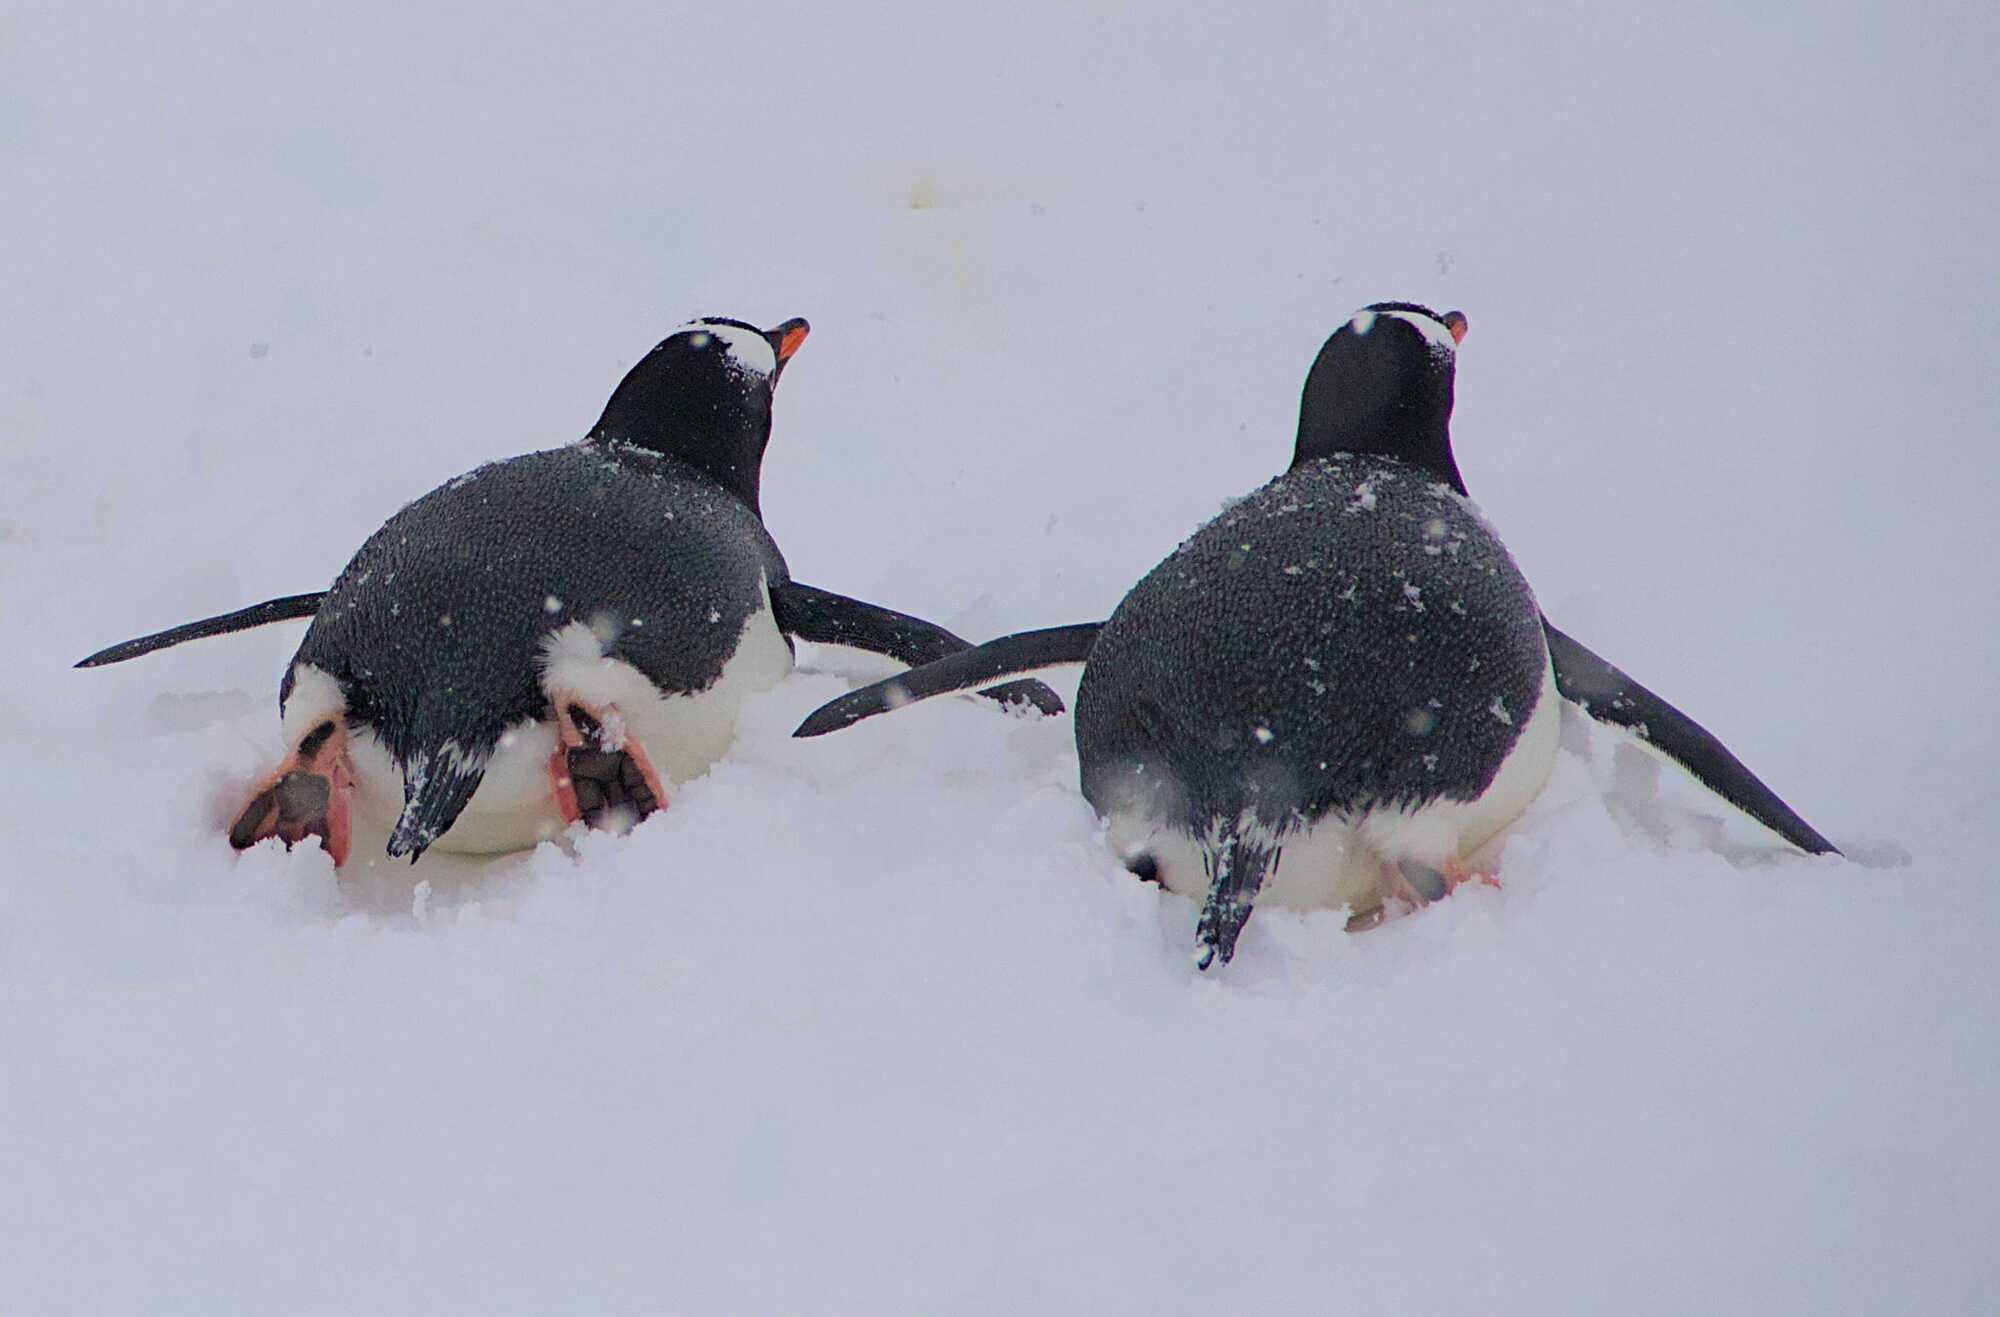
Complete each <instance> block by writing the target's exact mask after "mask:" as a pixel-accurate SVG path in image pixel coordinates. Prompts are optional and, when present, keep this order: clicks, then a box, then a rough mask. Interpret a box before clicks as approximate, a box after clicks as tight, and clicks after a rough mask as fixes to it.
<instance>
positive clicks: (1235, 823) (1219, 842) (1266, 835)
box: [1194, 813, 1284, 970]
mask: <svg viewBox="0 0 2000 1317" xmlns="http://www.w3.org/2000/svg"><path fill="white" fill-rule="evenodd" d="M1283 850H1284V848H1283V847H1282V846H1281V845H1280V844H1279V841H1278V837H1277V835H1276V834H1275V833H1274V832H1273V831H1272V830H1270V829H1269V828H1266V827H1264V826H1262V825H1260V824H1259V823H1257V822H1256V821H1255V819H1254V817H1253V816H1251V815H1249V814H1248V813H1245V814H1242V815H1238V816H1235V817H1224V818H1222V819H1220V820H1218V822H1217V824H1216V826H1215V827H1214V828H1213V829H1212V831H1211V833H1210V835H1209V839H1208V840H1207V841H1206V842H1205V843H1204V844H1203V847H1202V862H1203V864H1204V866H1205V867H1206V868H1207V870H1208V880H1209V887H1208V899H1207V900H1205V901H1203V902H1202V906H1201V920H1200V922H1199V923H1198V924H1197V925H1196V928H1195V955H1194V964H1195V968H1196V969H1200V970H1207V969H1213V968H1214V967H1215V966H1216V965H1218V964H1222V965H1227V964H1228V963H1229V958H1230V957H1231V956H1234V955H1235V954H1236V939H1237V938H1238V937H1239V936H1240V935H1241V934H1242V932H1243V927H1244V925H1246V924H1248V923H1249V922H1250V912H1251V911H1252V909H1254V908H1255V906H1256V902H1257V893H1258V892H1260V891H1262V890H1263V887H1264V880H1265V879H1266V878H1268V877H1269V876H1270V875H1271V874H1272V873H1273V872H1275V871H1276V870H1277V867H1278V860H1279V858H1280V856H1281V855H1282V853H1283Z"/></svg>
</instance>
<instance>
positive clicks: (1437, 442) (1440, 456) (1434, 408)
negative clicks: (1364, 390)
mask: <svg viewBox="0 0 2000 1317" xmlns="http://www.w3.org/2000/svg"><path fill="white" fill-rule="evenodd" d="M1426 383H1427V384H1428V385H1429V387H1427V388H1422V389H1418V390H1412V391H1403V392H1399V393H1397V394H1396V395H1395V396H1393V397H1390V398H1386V399H1357V397H1356V391H1355V390H1352V389H1343V388H1340V387H1339V386H1338V385H1337V384H1336V383H1335V382H1334V381H1331V380H1328V379H1325V378H1323V377H1322V375H1321V373H1320V372H1319V371H1317V370H1315V371H1314V372H1313V374H1312V376H1311V377H1309V378H1308V379H1307V380H1306V390H1305V398H1304V400H1303V401H1302V402H1301V403H1300V406H1299V434H1298V442H1297V445H1296V447H1295V448H1294V449H1293V452H1292V467H1291V469H1293V470H1297V469H1298V468H1299V467H1301V466H1304V465H1305V464H1306V463H1308V462H1312V461H1316V460H1317V459H1319V458H1322V457H1331V456H1332V455H1333V454H1335V453H1360V454H1366V455H1369V456H1377V457H1393V458H1396V459H1398V460H1399V461H1403V462H1408V463H1410V464H1411V465H1412V466H1416V467H1420V468H1422V469H1423V470H1424V471H1426V472H1429V473H1430V474H1431V475H1433V476H1435V477H1436V478H1437V479H1438V480H1440V481H1442V482H1443V483H1445V484H1447V485H1449V486H1451V487H1452V489H1453V490H1455V491H1457V492H1458V493H1459V494H1460V495H1465V493H1466V489H1465V480H1464V478H1463V477H1461V476H1460V475H1459V473H1458V459H1457V458H1456V457H1454V456H1453V455H1452V451H1451V405H1452V387H1451V386H1452V381H1451V376H1450V375H1449V374H1446V375H1444V376H1443V377H1442V378H1434V379H1432V380H1430V381H1426ZM1357 402H1358V403H1359V405H1357Z"/></svg>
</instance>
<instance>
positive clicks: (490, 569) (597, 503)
mask: <svg viewBox="0 0 2000 1317" xmlns="http://www.w3.org/2000/svg"><path fill="white" fill-rule="evenodd" d="M807 333H808V325H807V323H806V322H805V321H804V320H802V319H794V320H788V321H785V322H784V323H783V324H780V325H778V326H776V327H775V328H772V329H769V330H760V329H757V328H756V327H754V326H752V325H750V324H747V323H745V322H743V321H740V320H732V319H728V318H723V317H706V318H702V319H697V320H694V321H691V322H689V323H688V324H686V325H683V326H682V327H680V328H679V329H677V330H675V331H674V332H673V333H672V334H670V335H669V336H668V337H667V338H665V339H664V340H662V341H661V342H660V343H659V345H658V346H656V347H655V348H654V349H653V350H652V351H651V352H650V353H649V354H647V356H646V357H645V358H643V359H642V360H641V361H640V362H639V363H638V364H637V365H635V366H634V367H633V368H632V369H631V371H630V372H629V373H628V374H627V375H626V376H625V378H624V380H623V381H622V382H621V383H620V384H619V385H618V387H617V389H616V390H615V391H614V392H613V393H612V395H611V398H610V401H609V402H608V403H607V404H606V406H605V408H604V412H603V415H602V416H601V417H600V418H599V420H598V422H597V424H596V425H595V426H594V427H592V429H591V430H590V431H589V433H588V434H587V435H586V436H585V437H584V439H583V440H581V441H580V442H578V443H576V444H572V445H570V446H567V447H563V448H556V449H550V450H547V451H544V452H536V453H529V454H526V455H524V456H520V457H514V458H510V459H506V460H503V461H498V462H492V463H489V464H487V465H485V466H482V467H479V468H478V469H476V470H474V471H471V472H468V473H467V474H465V475H462V476H459V477H458V478H456V479H454V480H451V481H449V482H447V483H446V484H444V485H442V486H440V487H438V488H437V489H434V490H432V491H431V492H430V493H428V494H425V495H424V496H423V497H421V498H419V499H417V500H416V501H415V502H413V503H410V504H409V505H407V506H406V507H404V508H403V509H402V510H401V511H399V512H397V513H396V514H395V515H394V516H392V517H391V518H389V520H388V521H387V522H385V523H384V524H383V526H382V527H381V529H380V530H378V531H376V532H375V533H374V534H373V535H372V536H370V537H369V538H368V540H367V541H366V542H365V543H364V544H363V545H362V546H361V548H360V550H359V551H358V552H356V554H355V555H354V557H353V559H352V561H350V562H349V563H348V564H347V566H346V568H345V569H344V570H343V571H342V572H341V573H340V575H339V577H338V578H337V579H336V580H335V581H334V583H333V585H332V587H331V588H330V589H328V590H327V591H325V592H323V593H319V594H305V595H292V596H287V597H285V598H283V599H277V600H270V601H266V602H265V603H262V604H258V605H255V606H253V607H251V608H248V609H241V610H238V611H237V612H235V613H232V614H226V615H223V616H221V617H216V618H209V619H204V620H202V621H199V622H194V623H188V624H186V625H184V626H181V627H176V628H173V629H171V630H169V631H166V632H161V633H157V634H156V635H153V636H147V637H141V638H139V639H137V640H134V641H128V642H125V643H123V644H121V645H116V646H112V647H110V648H109V649H106V650H102V651H99V653H97V654H94V655H92V656H90V657H89V658H87V659H85V660H83V661H82V662H81V663H80V664H79V665H78V666H102V665H103V664H105V663H112V662H120V661H123V660H125V659H127V658H132V657H137V656H138V655H139V654H143V653H149V652H152V651H153V650H156V649H159V648H164V647H166V646H167V645H171V644H177V643H181V642H182V641H185V640H191V639H198V638H201V637H203V636H209V635H220V634H226V633H228V632H232V631H237V630H242V629H244V628H245V627H248V626H256V625H262V624H264V623H266V622H271V621H277V620H281V619H284V618H287V617H300V616H309V617H310V618H311V619H312V621H311V623H310V625H309V626H308V627H307V629H306V633H305V636H304V638H303V640H302V641H301V643H300V645H299V648H298V651H297V653H296V654H295V656H294V657H293V659H292V661H291V662H290V663H289V664H288V665H287V667H286V670H285V674H284V677H283V680H282V682H281V684H280V688H279V709H280V722H281V727H282V729H283V735H284V741H285V744H286V746H287V753H286V756H285V758H284V760H283V762H282V763H281V764H280V765H279V766H278V768H277V769H276V770H275V771H274V772H273V773H271V774H270V776H269V777H268V778H266V779H265V780H264V781H263V782H262V783H261V784H260V785H259V786H258V787H257V789H256V790H255V791H254V792H252V793H251V796H250V799H249V802H248V803H247V804H246V805H245V806H244V807H243V809H242V811H241V812H240V813H239V815H238V816H237V818H236V820H235V822H234V823H233V824H232V825H231V827H230V829H229V834H228V835H229V841H230V844H231V845H232V846H234V847H235V848H237V849H239V850H242V849H246V848H248V847H250V846H252V845H255V844H256V843H258V842H259V841H262V840H264V839H266V838H268V837H272V836H276V837H278V838H280V839H281V840H282V841H283V842H284V843H285V844H286V845H287V846H290V845H292V844H295V843H297V842H299V841H302V840H303V839H304V838H306V837H307V836H317V837H319V838H320V839H321V841H322V844H323V846H324V848H325V849H326V850H327V851H328V853H329V854H331V855H332V857H333V859H334V862H335V864H336V865H342V864H345V863H346V861H347V859H348V856H349V852H350V849H351V846H352V834H353V818H354V814H355V811H356V810H364V811H369V812H373V813H376V814H378V815H379V816H380V817H381V818H383V819H385V820H389V819H393V824H392V825H391V827H390V829H389V837H388V844H387V851H388V854H389V855H390V856H391V857H408V858H409V859H410V860H412V861H415V860H416V859H417V858H418V857H420V856H422V855H423V854H424V852H425V851H426V850H427V849H428V848H430V847H432V846H436V847H438V848H439V849H440V850H447V851H457V852H463V853H472V854H483V853H494V852H502V851H509V850H516V849H522V848H525V847H529V846H532V845H534V844H536V843H537V842H539V841H541V840H544V839H546V838H549V837H552V836H554V835H556V834H557V833H559V832H561V831H563V830H564V829H565V828H566V827H567V826H568V825H569V824H571V823H575V822H578V821H582V822H584V823H585V824H587V825H589V826H592V827H620V826H624V825H626V824H628V823H630V822H634V821H637V820H638V819H643V818H644V817H646V816H647V815H649V814H651V813H653V812H654V811H656V810H658V809H660V808H661V807H663V806H664V805H665V804H666V803H667V801H668V798H669V792H670V790H671V789H673V788H675V787H677V786H678V785H679V784H680V783H683V782H685V781H687V780H689V779H691V778H693V777H696V776H699V775H700V774H701V773H703V772H705V771H706V770H707V769H708V767H709V766H710V765H711V764H713V763H714V762H715V760H716V759H718V758H719V757H720V756H721V755H722V754H723V753H724V751H725V750H726V749H727V748H728V746H729V744H730V741H731V740H732V739H733V736H734V731H735V724H736V719H737V714H738V711H739V709H740V708H741V705H742V703H743V701H744V699H745V698H747V697H748V696H750V695H752V694H755V693H757V692H759V691H762V690H765V689H768V688H769V687H771V686H772V685H774V684H776V683H777V682H778V681H779V680H780V679H781V678H783V677H784V676H785V675H786V674H788V673H789V672H790V671H791V669H792V665H793V654H794V647H793V643H792V642H793V639H794V638H804V639H808V640H813V641H821V642H824V643H829V644H845V645H850V646H854V647H858V648H863V649H870V650H874V651H876V652H881V653H887V654H890V655H891V656H893V657H898V658H900V659H902V660H903V661H905V662H908V663H913V664H915V663H923V662H927V661H929V660H932V659H936V658H938V657H942V656H943V655H945V654H949V653H951V652H954V651H955V650H959V649H963V648H965V647H966V642H965V641H963V640H962V639H960V638H959V637H957V636H954V635H952V634H951V633H950V632H948V631H946V630H944V629H943V628H941V627H937V626H935V625H933V624H931V623H928V622H925V621H923V620H922V619H920V618H915V617H911V616H909V615H906V614H902V613H897V612H895V611H893V610H890V609H885V608H881V607H878V606H876V605H872V604H867V603H863V602H861V601H859V600H854V599H850V598H847V597H846V596H842V595H838V594H834V593H833V592H831V591H826V590H820V589H817V588H815V587H812V586H808V585H803V584H801V583H799V582H796V581H793V580H792V579H791V575H790V572H789V569H788V568H787V565H786V562H785V559H784V556H783V555H782V554H781V553H780V552H779V550H778V546H777V544H776V542H775V541H774V540H773V539H772V538H771V535H770V533H769V532H768V531H767V530H766V528H765V526H764V522H763V514H762V509H761V506H760V502H759V481H760V475H761V470H762V463H763V457H764V450H765V447H766V444H767V443H768V441H769V438H770V430H771V406H772V399H773V396H774V391H775V388H776V385H777V382H778V379H779V376H780V375H781V374H782V373H783V371H784V369H785V366H786V363H787V362H789V361H790V360H791V357H792V355H793V354H794V353H795V352H796V351H797V350H798V348H799V346H800V344H801V343H803V342H804V341H805V338H806V335H807ZM990 693H991V694H992V696H993V697H994V698H995V699H998V700H1000V701H1002V702H1008V703H1013V702H1023V703H1028V704H1032V705H1034V706H1036V707H1038V708H1040V709H1042V710H1043V711H1044V712H1054V711H1059V710H1060V709H1061V708H1062V703H1061V701H1060V700H1059V699H1058V698H1057V697H1056V696H1055V694H1054V693H1053V692H1052V691H1049V690H1048V688H1047V687H1045V686H1043V685H1042V684H1041V683H1039V682H1031V683H1012V684H1009V685H1007V686H1003V687H997V688H995V689H994V690H993V691H992V692H990Z"/></svg>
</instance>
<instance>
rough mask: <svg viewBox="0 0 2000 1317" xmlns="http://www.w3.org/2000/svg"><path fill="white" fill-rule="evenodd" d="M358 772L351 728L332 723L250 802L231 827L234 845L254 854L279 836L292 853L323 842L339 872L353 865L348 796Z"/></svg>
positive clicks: (302, 744)
mask: <svg viewBox="0 0 2000 1317" xmlns="http://www.w3.org/2000/svg"><path fill="white" fill-rule="evenodd" d="M353 788H354V773H353V770H352V769H351V768H350V767H349V766H348V763H347V728H346V726H345V724H343V723H342V722H340V720H338V719H328V720H327V721H325V722H323V723H321V724H319V726H317V727H315V728H313V730H312V731H310V732H308V733H306V735H305V736H304V737H303V738H301V739H300V741H299V743H298V744H297V745H296V746H294V747H293V748H292V753H291V754H290V755H289V756H287V757H286V759H285V762H284V763H282V764H280V765H278V769H277V771H276V772H274V773H272V774H271V776H270V777H268V778H266V779H264V782H263V784H262V785H260V786H259V787H258V788H257V791H256V793H255V794H253V795H252V796H251V797H250V803H249V804H247V805H245V806H244V807H243V812H242V813H240V814H238V815H237V816H236V822H234V823H233V824H231V825H230V827H229V844H230V845H231V846H233V847H235V848H236V849H237V850H239V851H244V850H249V849H250V848H251V847H252V846H255V845H256V844H257V843H258V842H260V841H263V840H264V839H265V838H266V837H276V838H277V839H278V840H280V841H282V842H284V843H285V848H286V849H287V850H290V849H291V848H292V847H293V846H296V845H297V844H298V843H299V842H302V841H304V840H305V839H306V838H307V837H318V838H319V840H320V845H321V846H323V847H324V848H325V849H326V853H327V854H328V855H330V856H332V857H333V863H334V866H335V867H336V868H338V867H339V866H341V865H343V864H346V863H347V852H348V849H349V847H350V846H351V844H352V840H353V828H352V822H351V819H352V816H351V813H350V811H349V806H348V793H349V792H350V791H352V790H353Z"/></svg>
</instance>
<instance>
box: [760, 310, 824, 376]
mask: <svg viewBox="0 0 2000 1317" xmlns="http://www.w3.org/2000/svg"><path fill="white" fill-rule="evenodd" d="M811 332H812V326H811V325H809V324H807V323H806V322H805V320H804V318H803V317H800V318H794V319H791V320H787V321H786V322H785V323H784V324H782V325H777V326H774V327H772V328H770V329H767V330H765V331H764V337H765V338H767V339H769V340H770V343H771V351H773V352H775V353H777V354H778V369H779V370H783V369H784V368H785V363H786V362H788V361H790V360H791V359H792V354H793V353H794V352H797V351H798V350H799V345H800V344H801V343H803V342H805V341H806V335H807V334H810V333H811Z"/></svg>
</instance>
